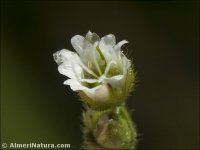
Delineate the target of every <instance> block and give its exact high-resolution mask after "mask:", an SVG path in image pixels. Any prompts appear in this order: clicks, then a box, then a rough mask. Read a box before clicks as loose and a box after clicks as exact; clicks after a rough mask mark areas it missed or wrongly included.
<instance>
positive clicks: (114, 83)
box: [104, 75, 124, 88]
mask: <svg viewBox="0 0 200 150" xmlns="http://www.w3.org/2000/svg"><path fill="white" fill-rule="evenodd" d="M123 81H124V75H117V76H113V77H111V78H105V79H104V82H105V83H108V84H110V86H111V87H114V88H117V87H121V86H122V84H123Z"/></svg>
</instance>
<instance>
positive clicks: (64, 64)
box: [53, 49, 82, 80]
mask: <svg viewBox="0 0 200 150" xmlns="http://www.w3.org/2000/svg"><path fill="white" fill-rule="evenodd" d="M53 57H54V60H55V61H56V63H57V64H58V65H59V66H58V71H59V72H60V73H61V74H63V75H65V76H67V77H69V78H72V79H77V80H78V79H80V77H81V74H82V67H81V66H80V65H79V61H80V58H79V57H78V55H77V54H76V53H74V52H72V51H69V50H66V49H62V50H60V51H58V52H56V53H54V54H53Z"/></svg>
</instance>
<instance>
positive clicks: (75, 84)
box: [64, 79, 87, 91]
mask: <svg viewBox="0 0 200 150" xmlns="http://www.w3.org/2000/svg"><path fill="white" fill-rule="evenodd" d="M64 84H65V85H69V86H70V88H71V89H72V90H73V91H83V90H86V89H87V87H85V86H83V85H82V84H81V83H80V82H78V81H77V80H74V79H68V80H66V81H65V82H64Z"/></svg>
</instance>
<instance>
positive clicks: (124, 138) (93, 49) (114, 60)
mask: <svg viewBox="0 0 200 150" xmlns="http://www.w3.org/2000/svg"><path fill="white" fill-rule="evenodd" d="M126 43H128V41H126V40H123V41H121V42H119V43H116V39H115V36H114V35H113V34H108V35H105V36H104V37H102V38H100V37H99V36H98V35H97V34H96V33H92V32H90V31H89V32H88V33H87V34H86V36H85V37H83V36H81V35H75V36H73V37H72V38H71V44H72V46H73V48H74V49H75V50H76V52H72V51H69V50H67V49H62V50H60V51H58V52H56V53H54V54H53V56H54V60H55V61H56V63H57V64H58V71H59V72H60V73H61V74H63V75H65V76H67V77H68V78H69V79H67V80H66V81H65V82H64V84H66V85H69V86H70V87H71V89H72V90H73V91H76V92H77V93H78V95H79V96H80V99H81V101H82V102H83V104H84V106H85V110H84V112H83V123H84V126H83V134H84V135H83V137H84V140H83V145H82V148H84V149H134V148H135V147H136V143H137V134H136V129H135V125H134V123H133V121H132V119H131V117H130V115H129V113H128V112H127V108H126V106H125V101H126V99H127V97H128V95H129V94H130V92H131V91H132V90H133V86H134V81H135V73H134V70H133V64H132V62H131V60H129V59H128V58H127V57H126V56H125V54H124V53H123V51H122V49H121V47H122V45H124V44H126Z"/></svg>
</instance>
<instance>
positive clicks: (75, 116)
mask: <svg viewBox="0 0 200 150" xmlns="http://www.w3.org/2000/svg"><path fill="white" fill-rule="evenodd" d="M198 17H199V2H198V1H163V2H159V1H143V2H139V1H36V2H25V1H22V2H20V1H18V2H14V1H13V2H12V1H8V2H6V1H1V141H2V143H3V142H7V143H9V142H16V143H30V142H43V143H55V144H57V143H69V144H71V147H72V148H75V149H78V148H79V147H80V145H81V140H82V133H81V130H80V126H81V111H82V106H81V102H80V101H78V97H77V96H76V94H75V93H74V92H73V91H72V90H71V89H70V87H68V86H64V85H63V82H64V81H65V80H66V77H65V76H62V75H60V74H59V73H58V71H57V65H56V63H55V62H54V61H53V57H52V54H53V53H54V52H56V51H57V50H60V49H62V48H66V49H70V50H73V49H72V46H71V43H70V39H71V37H72V36H74V35H75V34H81V35H85V34H86V33H87V31H88V30H91V31H93V32H96V33H97V34H99V35H100V36H104V35H106V34H109V33H113V34H115V36H116V38H117V42H118V41H121V40H123V39H126V40H128V41H129V42H130V43H129V44H128V45H127V46H126V47H125V48H124V49H125V51H128V53H130V55H129V56H128V57H129V58H132V59H133V62H134V65H135V69H136V71H137V80H138V82H137V86H136V88H135V91H134V92H133V94H132V96H130V97H129V99H128V101H127V106H128V107H129V108H130V109H131V110H132V109H133V110H134V111H133V113H132V116H133V120H134V121H135V123H136V124H137V128H138V132H139V134H140V136H139V145H138V148H140V149H198V148H199V70H198V67H199V51H198V49H199V34H198V33H199V20H198ZM127 49H128V50H127Z"/></svg>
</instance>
